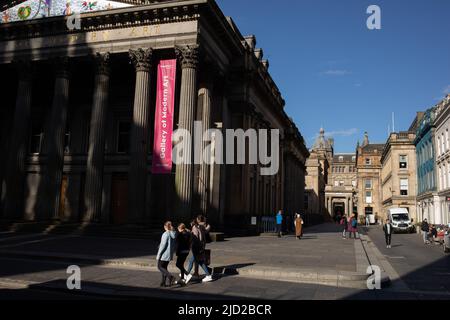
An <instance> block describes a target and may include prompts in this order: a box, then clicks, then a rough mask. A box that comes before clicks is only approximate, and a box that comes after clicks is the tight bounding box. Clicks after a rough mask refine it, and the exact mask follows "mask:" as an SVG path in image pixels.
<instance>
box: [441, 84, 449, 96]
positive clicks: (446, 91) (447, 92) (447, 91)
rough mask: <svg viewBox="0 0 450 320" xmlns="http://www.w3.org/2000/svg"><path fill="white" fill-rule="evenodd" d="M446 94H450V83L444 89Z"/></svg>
mask: <svg viewBox="0 0 450 320" xmlns="http://www.w3.org/2000/svg"><path fill="white" fill-rule="evenodd" d="M442 92H443V93H444V94H449V93H450V84H449V85H448V86H447V87H446V88H445V89H444V91H442Z"/></svg>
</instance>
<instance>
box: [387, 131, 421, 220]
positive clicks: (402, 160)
mask: <svg viewBox="0 0 450 320" xmlns="http://www.w3.org/2000/svg"><path fill="white" fill-rule="evenodd" d="M415 138H416V134H415V132H411V131H410V132H408V131H406V132H393V133H391V134H390V136H389V138H388V140H387V142H386V144H385V146H384V149H383V155H382V157H381V165H382V169H381V202H382V211H381V212H380V218H381V219H383V221H385V220H386V219H387V218H388V210H389V209H393V208H405V209H407V210H408V212H409V214H410V216H411V219H414V221H415V222H417V221H418V219H417V214H416V197H417V190H416V185H417V161H416V147H415V145H414V140H415Z"/></svg>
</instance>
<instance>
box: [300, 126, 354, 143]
mask: <svg viewBox="0 0 450 320" xmlns="http://www.w3.org/2000/svg"><path fill="white" fill-rule="evenodd" d="M358 133H359V129H358V128H350V129H344V130H335V131H330V132H326V131H325V136H326V137H328V138H335V137H351V136H354V135H357V134H358ZM318 136H319V134H316V135H315V136H314V137H311V138H310V139H309V140H311V141H315V140H316V139H317V137H318Z"/></svg>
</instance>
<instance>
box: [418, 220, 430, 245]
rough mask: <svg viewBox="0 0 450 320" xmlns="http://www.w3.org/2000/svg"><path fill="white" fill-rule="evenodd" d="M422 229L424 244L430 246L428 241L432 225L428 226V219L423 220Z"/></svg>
mask: <svg viewBox="0 0 450 320" xmlns="http://www.w3.org/2000/svg"><path fill="white" fill-rule="evenodd" d="M420 229H421V230H422V234H423V243H424V244H429V243H430V242H429V241H428V232H430V225H429V224H428V220H427V219H424V220H423V222H422V226H421V227H420Z"/></svg>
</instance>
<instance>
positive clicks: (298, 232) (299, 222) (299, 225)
mask: <svg viewBox="0 0 450 320" xmlns="http://www.w3.org/2000/svg"><path fill="white" fill-rule="evenodd" d="M303 224H304V222H303V219H302V216H301V215H299V214H298V213H297V214H296V215H295V221H294V225H295V236H296V237H297V239H298V240H300V239H301V238H302V237H303Z"/></svg>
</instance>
